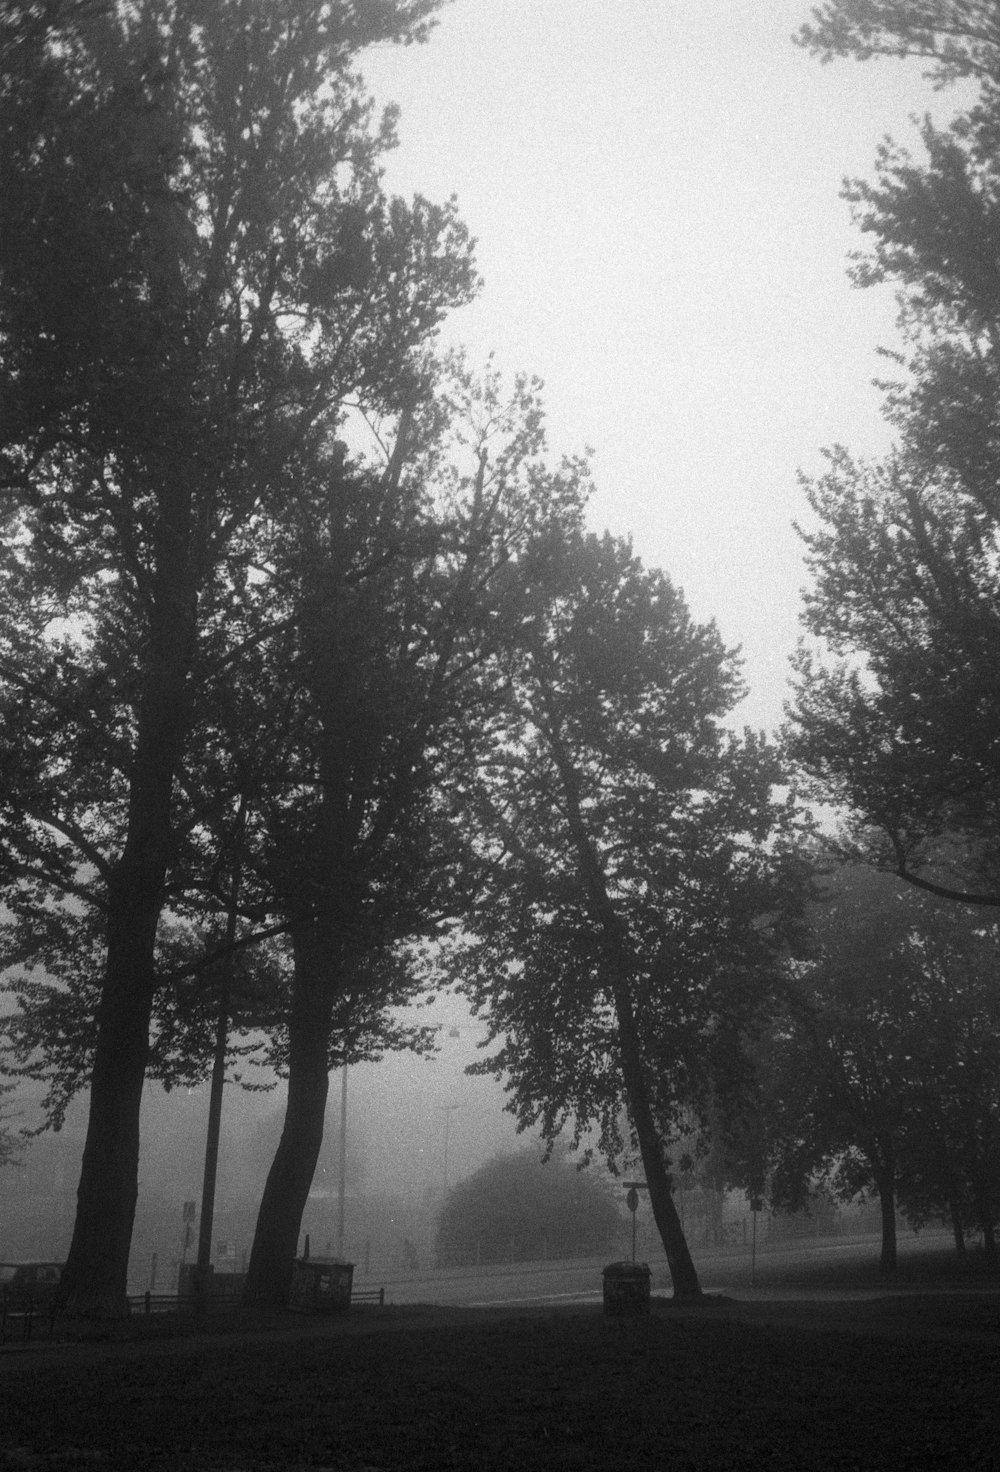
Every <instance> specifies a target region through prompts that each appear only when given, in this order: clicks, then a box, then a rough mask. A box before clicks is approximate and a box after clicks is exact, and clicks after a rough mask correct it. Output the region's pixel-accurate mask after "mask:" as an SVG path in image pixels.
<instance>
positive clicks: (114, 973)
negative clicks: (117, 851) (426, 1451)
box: [60, 518, 196, 1317]
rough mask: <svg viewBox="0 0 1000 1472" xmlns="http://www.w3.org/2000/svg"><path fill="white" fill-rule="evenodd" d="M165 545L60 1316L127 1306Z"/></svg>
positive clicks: (171, 761) (167, 796)
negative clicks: (61, 1313)
mask: <svg viewBox="0 0 1000 1472" xmlns="http://www.w3.org/2000/svg"><path fill="white" fill-rule="evenodd" d="M182 520H183V518H182ZM163 542H164V545H163V546H161V549H160V550H161V558H160V575H159V578H158V580H157V587H158V589H159V593H160V596H158V597H157V598H156V599H155V600H154V607H153V611H152V613H151V623H152V625H153V628H152V632H151V636H150V641H149V646H148V656H147V662H146V671H145V679H144V682H143V690H142V697H141V700H140V704H139V715H138V737H137V742H136V753H135V761H134V764H133V770H132V776H131V785H130V791H129V816H128V830H127V833H126V838H125V843H124V846H123V849H122V853H121V856H120V858H119V860H118V863H117V865H116V866H115V870H114V872H113V874H112V877H111V880H110V882H109V884H108V922H107V938H108V949H107V957H106V962H105V975H104V985H103V988H102V992H101V1001H100V1005H99V1008H98V1014H97V1041H96V1044H95V1049H94V1065H93V1072H92V1077H91V1085H90V1116H89V1120H88V1124H87V1138H86V1142H85V1145H84V1152H83V1162H82V1166H81V1172H80V1183H79V1188H78V1191H77V1212H76V1221H75V1225H74V1228H73V1237H72V1241H71V1243H70V1248H69V1254H68V1257H67V1260H66V1267H65V1271H64V1274H63V1282H62V1287H61V1292H60V1303H61V1305H62V1308H63V1311H64V1312H67V1313H76V1314H81V1315H87V1316H90V1317H120V1316H122V1315H124V1314H126V1313H127V1312H128V1298H127V1293H128V1259H129V1249H130V1246H131V1241H132V1227H133V1223H134V1220H135V1205H136V1198H137V1195H138V1180H139V1110H140V1106H141V1104H142V1087H143V1082H144V1079H145V1071H146V1063H147V1059H148V1055H149V1025H150V1016H151V1013H152V1006H153V995H154V991H155V948H156V928H157V924H158V923H159V918H160V911H161V909H162V906H163V890H164V881H165V878H166V873H167V867H168V864H169V862H170V856H171V850H172V832H171V799H172V792H173V783H174V777H175V775H176V772H177V769H178V766H179V764H180V760H181V754H182V751H183V746H184V741H185V738H186V736H187V731H188V725H189V694H188V689H187V684H188V674H189V670H190V664H191V657H192V652H193V644H194V628H195V609H196V599H195V594H194V591H193V587H192V585H191V579H190V575H189V569H188V567H187V558H186V552H185V547H186V537H185V536H184V533H183V528H182V529H181V530H180V531H178V533H177V535H176V536H175V537H168V536H166V535H165V534H163ZM168 543H169V545H167V544H168ZM185 589H187V590H188V591H187V593H185Z"/></svg>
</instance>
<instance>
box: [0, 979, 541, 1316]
mask: <svg viewBox="0 0 1000 1472" xmlns="http://www.w3.org/2000/svg"><path fill="white" fill-rule="evenodd" d="M400 1016H401V1017H402V1018H403V1019H404V1020H406V1021H407V1022H421V1023H423V1024H427V1023H431V1024H434V1025H436V1026H437V1027H438V1029H439V1031H438V1044H437V1051H436V1052H435V1053H434V1054H433V1055H431V1056H429V1057H418V1056H415V1055H413V1054H410V1053H404V1054H387V1055H386V1056H385V1057H384V1058H383V1059H382V1060H381V1061H380V1062H378V1063H363V1064H357V1065H355V1066H354V1067H352V1068H350V1069H349V1070H348V1082H347V1152H346V1172H345V1179H346V1189H345V1212H344V1243H343V1246H344V1255H345V1256H347V1257H348V1258H350V1259H351V1260H353V1261H355V1262H356V1263H357V1264H358V1268H359V1271H360V1272H361V1273H362V1274H363V1273H364V1270H365V1266H366V1265H367V1269H368V1272H369V1274H371V1275H373V1276H374V1275H378V1274H382V1275H386V1274H390V1273H392V1272H395V1271H399V1270H404V1269H407V1268H409V1269H412V1268H413V1267H414V1266H415V1265H416V1264H417V1263H421V1264H422V1263H424V1262H426V1261H428V1260H429V1259H430V1252H431V1243H432V1241H433V1235H434V1229H435V1225H436V1218H437V1213H438V1210H439V1209H440V1205H441V1201H442V1199H443V1196H444V1193H445V1186H446V1183H447V1185H449V1186H454V1185H455V1184H456V1182H457V1181H459V1180H461V1179H462V1178H463V1177H464V1176H466V1175H468V1174H470V1173H471V1172H472V1171H474V1170H476V1169H477V1167H478V1166H479V1165H481V1164H482V1163H483V1161H484V1160H486V1159H488V1158H489V1157H490V1156H491V1155H493V1154H496V1153H497V1152H499V1151H506V1150H513V1149H517V1148H519V1147H520V1146H522V1145H523V1144H524V1143H525V1140H524V1137H523V1136H522V1137H519V1136H518V1135H517V1132H516V1128H515V1124H514V1121H513V1119H512V1117H511V1116H510V1114H508V1113H507V1112H506V1111H505V1110H504V1107H503V1104H504V1093H503V1089H502V1087H501V1086H500V1085H499V1084H498V1083H497V1082H495V1081H494V1080H492V1079H484V1078H478V1077H469V1076H468V1075H467V1074H466V1072H465V1068H466V1066H467V1065H468V1064H469V1063H471V1062H473V1061H474V1060H475V1059H476V1058H478V1057H480V1056H481V1053H480V1050H479V1049H478V1047H477V1044H478V1043H480V1042H481V1041H482V1040H483V1038H484V1037H485V1029H484V1027H483V1024H482V1023H481V1022H479V1021H477V1020H476V1019H474V1018H472V1017H471V1016H470V1014H469V1012H468V1011H467V1009H466V1008H465V1006H464V1004H463V1003H462V1002H461V1000H460V999H457V998H454V997H439V998H438V999H437V1000H436V1002H435V1003H434V1004H433V1005H432V1006H430V1007H420V1008H412V1009H409V1010H408V1011H406V1012H405V1013H402V1014H400ZM37 1097H38V1091H37V1089H35V1090H32V1091H24V1092H23V1094H22V1096H21V1099H20V1100H19V1101H17V1102H14V1103H13V1104H12V1108H13V1109H14V1110H15V1111H16V1110H18V1109H19V1108H20V1109H22V1110H23V1114H22V1117H21V1119H20V1120H19V1121H17V1123H18V1124H22V1125H28V1126H31V1125H32V1124H33V1123H35V1122H37V1121H38V1120H39V1119H40V1115H39V1111H38V1108H37V1102H36V1101H37ZM341 1097H342V1075H341V1074H340V1073H337V1074H333V1075H331V1079H330V1095H329V1100H328V1103H327V1112H326V1130H325V1135H324V1141H323V1149H322V1152H321V1155H320V1159H319V1163H318V1166H317V1170H316V1175H315V1178H314V1181H313V1190H312V1193H311V1196H310V1199H309V1203H308V1205H307V1207H306V1211H305V1214H304V1218H303V1223H302V1233H303V1238H304V1236H305V1234H306V1233H308V1234H309V1236H310V1248H311V1251H312V1252H313V1253H322V1252H324V1251H336V1248H337V1245H338V1222H339V1183H340V1117H341ZM284 1101H285V1086H284V1084H283V1082H280V1081H276V1083H275V1086H274V1087H273V1088H271V1089H269V1090H266V1091H248V1090H246V1089H244V1088H242V1087H240V1086H239V1085H237V1084H233V1083H229V1084H227V1087H226V1090H225V1096H224V1104H223V1116H222V1137H221V1144H220V1154H219V1170H218V1182H217V1190H216V1206H215V1222H214V1231H213V1234H212V1235H213V1259H214V1261H215V1265H216V1269H217V1271H226V1270H233V1271H235V1270H238V1269H239V1268H241V1267H242V1265H243V1263H244V1261H245V1257H246V1254H247V1253H248V1252H249V1250H250V1244H251V1241H252V1238H253V1229H254V1222H255V1219H256V1210H257V1205H258V1203H259V1200H260V1195H261V1191H262V1190H263V1186H264V1181H265V1178H266V1175H267V1171H268V1168H269V1166H270V1163H271V1158H272V1156H273V1153H274V1148H275V1146H276V1144H277V1141H278V1136H279V1134H280V1131H281V1125H282V1119H283V1115H284ZM207 1119H208V1087H207V1085H205V1086H203V1087H201V1088H198V1089H176V1090H173V1091H171V1092H169V1093H168V1092H165V1091H164V1090H163V1088H162V1087H160V1086H159V1085H157V1084H153V1083H148V1084H147V1085H146V1095H145V1100H144V1105H143V1112H142V1151H141V1158H140V1168H139V1169H140V1180H139V1202H138V1208H137V1212H136V1227H135V1234H134V1239H133V1249H132V1259H131V1264H130V1270H129V1280H130V1283H129V1286H130V1291H132V1292H140V1291H143V1290H144V1289H146V1288H148V1287H154V1288H156V1289H158V1290H160V1291H170V1290H172V1288H173V1286H174V1283H175V1282H176V1265H177V1263H178V1262H180V1261H184V1260H186V1261H189V1262H190V1261H192V1260H193V1259H194V1257H195V1255H196V1253H197V1220H196V1221H195V1222H194V1225H193V1227H192V1228H191V1230H190V1233H188V1230H187V1223H185V1220H184V1215H185V1203H190V1202H194V1203H196V1210H200V1198H201V1190H202V1172H203V1166H204V1150H205V1132H206V1127H207ZM86 1121H87V1109H86V1100H85V1098H81V1099H79V1100H78V1101H77V1102H76V1103H75V1104H74V1106H73V1107H72V1108H71V1110H70V1112H69V1114H68V1116H67V1120H66V1124H65V1126H64V1128H63V1129H62V1130H61V1131H60V1132H59V1133H52V1132H46V1133H45V1134H43V1135H41V1136H39V1137H38V1138H37V1139H36V1140H35V1141H34V1142H33V1143H32V1144H31V1145H30V1146H29V1148H28V1149H27V1151H26V1152H25V1155H24V1158H23V1159H24V1163H23V1165H21V1166H13V1167H10V1168H8V1169H5V1170H3V1171H2V1172H0V1257H2V1258H21V1257H55V1258H62V1257H63V1256H65V1253H66V1250H67V1248H68V1246H69V1240H70V1236H71V1234H72V1229H73V1217H74V1208H75V1195H76V1186H77V1179H78V1175H79V1166H80V1157H81V1153H82V1150H83V1141H84V1135H85V1131H86ZM188 1236H190V1241H189V1242H187V1243H185V1238H186V1237H188ZM302 1245H304V1242H303V1241H302V1239H300V1247H301V1246H302Z"/></svg>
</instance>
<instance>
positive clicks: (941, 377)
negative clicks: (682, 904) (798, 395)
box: [789, 0, 1000, 906]
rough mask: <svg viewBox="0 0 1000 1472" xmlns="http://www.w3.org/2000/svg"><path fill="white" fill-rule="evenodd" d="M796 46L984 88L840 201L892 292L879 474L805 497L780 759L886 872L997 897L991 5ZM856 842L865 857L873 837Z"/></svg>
mask: <svg viewBox="0 0 1000 1472" xmlns="http://www.w3.org/2000/svg"><path fill="white" fill-rule="evenodd" d="M802 39H803V40H804V42H805V44H808V45H810V46H812V47H813V49H814V50H817V51H819V52H820V53H821V54H823V55H824V56H825V57H826V58H827V59H829V57H831V56H833V55H855V56H860V57H867V56H871V55H875V54H886V55H890V54H899V55H907V54H919V55H923V56H926V57H927V58H928V59H929V61H930V70H931V72H932V75H933V76H934V77H935V78H936V79H937V80H938V81H939V82H942V83H943V82H946V81H949V80H953V79H955V78H956V77H959V76H967V77H969V78H973V79H975V80H976V81H978V83H979V84H980V93H979V98H978V101H977V102H976V103H975V104H974V105H973V106H972V107H971V108H970V109H969V110H968V111H967V112H965V113H964V114H961V115H959V116H958V117H957V118H956V119H955V121H954V122H953V123H952V124H951V125H950V126H949V127H947V128H945V129H939V128H936V127H935V126H934V125H932V124H931V123H930V121H925V123H924V125H923V128H922V143H923V148H924V157H923V158H922V159H921V160H915V159H913V158H912V157H910V156H909V155H908V154H907V153H905V152H904V151H903V150H900V149H898V148H896V147H895V146H894V145H893V144H892V143H891V142H887V143H885V144H884V145H883V146H882V148H881V149H880V151H879V155H878V159H877V163H876V175H875V180H874V182H871V183H867V182H865V181H851V182H850V183H849V184H848V185H847V186H846V188H845V194H846V197H847V198H848V199H849V200H850V201H851V203H852V205H853V206H854V211H855V217H856V220H857V222H858V224H859V225H860V227H861V229H862V231H863V232H864V233H865V234H866V236H867V237H868V240H869V245H870V248H869V249H868V251H867V252H866V253H864V254H861V255H859V256H858V257H857V258H856V264H855V267H854V272H853V275H854V279H855V280H856V282H857V283H858V284H859V285H862V286H866V285H869V284H872V283H878V282H894V283H895V284H896V285H897V287H898V299H899V303H900V319H899V320H900V329H901V333H902V340H903V350H902V351H901V352H899V353H892V354H889V355H888V356H889V358H890V360H891V362H892V363H893V365H894V377H893V378H892V379H891V380H889V381H887V382H886V383H885V384H884V385H883V387H884V390H885V412H886V415H887V418H888V420H889V422H890V424H891V425H892V426H893V428H894V429H895V430H896V432H897V436H898V443H897V446H896V448H895V449H894V450H893V452H892V453H891V454H890V455H888V456H887V457H886V458H885V459H884V460H883V461H882V462H881V463H879V464H874V465H867V464H863V463H860V462H859V461H857V460H856V459H855V458H853V457H851V456H850V455H849V454H848V453H847V452H846V451H844V450H837V451H834V452H832V453H831V455H830V457H829V459H830V464H829V470H828V472H827V473H826V474H825V475H824V476H821V477H819V478H818V479H816V480H815V481H813V482H810V483H807V486H806V490H807V495H808V498H809V501H810V505H811V507H812V510H813V512H814V513H815V520H814V521H813V523H812V524H811V526H810V528H809V530H808V531H807V532H806V533H805V541H806V545H807V548H808V553H809V561H810V566H811V571H812V575H813V584H812V588H811V590H810V593H809V595H808V597H807V602H806V609H805V615H804V622H805V627H806V630H807V632H808V633H809V634H810V635H811V636H813V639H814V640H815V641H817V643H816V644H815V645H814V647H812V648H803V650H802V651H801V652H800V655H799V657H798V661H797V676H798V689H797V694H796V700H795V704H794V707H793V711H792V717H793V719H792V723H791V726H790V730H789V750H790V752H791V754H792V756H793V757H794V758H795V760H796V761H797V762H798V763H799V764H800V766H801V768H802V770H804V771H805V772H806V773H807V774H808V775H809V776H810V778H811V779H812V780H813V782H814V792H815V794H816V795H817V796H822V797H825V798H826V799H827V800H828V801H834V802H837V803H841V804H844V805H846V807H847V808H848V809H849V810H850V812H851V813H852V814H853V818H854V826H855V827H856V828H860V829H862V830H864V829H868V830H871V829H874V830H877V831H878V832H879V833H880V834H881V839H882V848H881V852H880V854H879V855H878V857H879V860H880V862H882V863H884V864H885V865H886V866H887V867H891V868H892V869H894V870H895V872H897V873H898V874H899V875H901V876H902V877H904V878H906V879H908V880H909V881H910V882H912V883H914V884H918V885H922V886H924V887H925V888H929V889H931V890H933V891H935V892H937V893H939V894H941V895H946V896H950V897H952V898H955V899H959V900H965V901H969V902H973V903H981V904H984V905H988V906H996V905H998V904H1000V748H998V745H997V741H998V734H997V733H998V715H1000V683H998V670H1000V661H998V658H997V654H998V650H1000V623H998V614H997V606H998V605H997V592H998V583H997V567H996V550H995V549H996V543H997V536H998V533H1000V499H998V496H997V484H998V481H1000V442H998V440H997V435H996V416H997V405H998V402H1000V266H998V261H997V255H996V249H995V241H996V236H997V229H998V225H1000V217H998V205H997V201H998V198H1000V154H998V138H1000V93H998V91H997V86H998V81H1000V34H998V28H997V23H996V18H995V16H994V14H993V7H992V6H989V5H983V4H978V3H975V0H959V3H955V4H951V3H949V4H944V3H939V0H928V3H926V4H921V5H901V4H891V3H888V0H840V3H830V4H828V5H825V6H823V7H821V8H820V9H819V10H818V11H817V12H816V18H815V22H814V24H813V25H811V26H808V27H806V28H805V29H804V31H803V33H802ZM854 836H855V837H860V839H861V843H860V848H859V851H865V850H866V847H867V845H868V843H869V839H870V833H861V834H860V835H858V834H855V835H854Z"/></svg>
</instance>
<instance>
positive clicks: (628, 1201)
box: [625, 1186, 639, 1212]
mask: <svg viewBox="0 0 1000 1472" xmlns="http://www.w3.org/2000/svg"><path fill="white" fill-rule="evenodd" d="M625 1205H626V1206H627V1207H628V1209H629V1211H632V1212H635V1211H638V1210H639V1193H638V1191H637V1190H636V1189H635V1187H634V1186H631V1187H630V1188H629V1193H628V1195H627V1196H626V1197H625Z"/></svg>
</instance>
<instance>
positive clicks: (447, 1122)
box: [438, 1104, 462, 1196]
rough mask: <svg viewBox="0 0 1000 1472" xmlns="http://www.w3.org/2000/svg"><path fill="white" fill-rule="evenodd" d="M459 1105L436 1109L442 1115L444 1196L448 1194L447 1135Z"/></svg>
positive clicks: (440, 1106) (445, 1105)
mask: <svg viewBox="0 0 1000 1472" xmlns="http://www.w3.org/2000/svg"><path fill="white" fill-rule="evenodd" d="M461 1107H462V1106H461V1104H439V1105H438V1108H439V1109H441V1110H442V1111H443V1113H444V1194H445V1196H447V1194H448V1134H449V1129H450V1127H451V1116H452V1115H453V1114H454V1112H455V1110H456V1109H461Z"/></svg>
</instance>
